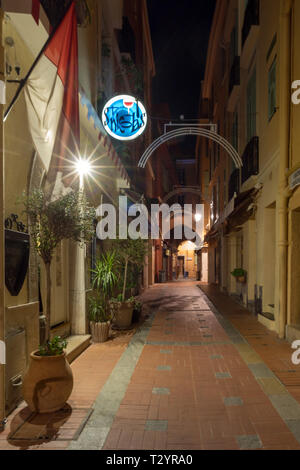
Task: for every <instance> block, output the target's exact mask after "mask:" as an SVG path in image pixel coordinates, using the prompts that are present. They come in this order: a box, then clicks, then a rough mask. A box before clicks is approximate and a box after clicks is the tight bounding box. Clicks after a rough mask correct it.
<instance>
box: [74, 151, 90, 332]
mask: <svg viewBox="0 0 300 470" xmlns="http://www.w3.org/2000/svg"><path fill="white" fill-rule="evenodd" d="M74 166H75V171H76V173H77V174H78V177H79V190H80V192H82V191H83V190H84V178H85V177H87V176H89V175H90V173H91V171H92V166H91V163H90V162H89V160H86V159H83V158H79V159H77V160H76V162H75V165H74ZM81 196H82V195H81V194H80V196H79V198H80V201H81ZM80 201H79V204H80ZM80 210H82V208H81V207H80ZM72 251H73V256H72V259H71V276H70V313H71V333H72V334H73V335H84V334H86V332H87V331H86V328H87V322H86V315H85V312H86V298H85V297H86V290H85V258H86V254H85V247H83V246H81V245H80V243H76V244H75V245H74V249H73V250H72Z"/></svg>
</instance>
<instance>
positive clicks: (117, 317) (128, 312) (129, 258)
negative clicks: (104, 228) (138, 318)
mask: <svg viewBox="0 0 300 470" xmlns="http://www.w3.org/2000/svg"><path fill="white" fill-rule="evenodd" d="M114 246H115V252H116V256H117V262H118V266H119V275H120V280H121V284H122V291H121V292H120V293H119V295H118V296H117V298H114V299H112V300H111V301H110V307H111V310H112V313H113V318H114V325H115V327H117V328H120V329H123V328H124V329H126V328H128V327H129V326H130V325H131V322H132V313H133V309H134V297H131V296H128V295H127V289H126V288H127V281H128V274H129V269H130V267H132V266H135V267H138V268H140V269H141V268H142V267H143V265H144V260H145V256H146V252H147V249H146V243H145V241H144V240H142V239H140V238H139V239H137V240H133V239H131V238H127V239H125V240H123V239H122V240H121V239H117V240H115V241H114Z"/></svg>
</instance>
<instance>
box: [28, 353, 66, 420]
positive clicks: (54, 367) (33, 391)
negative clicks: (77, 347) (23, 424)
mask: <svg viewBox="0 0 300 470" xmlns="http://www.w3.org/2000/svg"><path fill="white" fill-rule="evenodd" d="M37 352H38V351H34V352H32V353H31V354H30V362H29V365H28V368H27V371H26V372H25V375H24V377H23V398H24V400H25V401H26V403H27V405H28V406H29V408H30V409H31V411H35V412H37V413H52V412H53V411H57V410H60V409H61V408H63V406H64V405H65V404H66V402H67V400H68V398H69V397H70V395H71V392H72V389H73V374H72V369H71V367H70V365H69V363H68V361H67V359H66V354H65V353H63V354H61V355H60V356H38V355H37Z"/></svg>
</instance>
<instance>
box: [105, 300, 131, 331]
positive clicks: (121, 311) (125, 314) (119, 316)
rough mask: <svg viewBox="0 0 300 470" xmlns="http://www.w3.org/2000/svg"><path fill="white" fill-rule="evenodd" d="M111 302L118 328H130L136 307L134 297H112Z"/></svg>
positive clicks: (114, 320)
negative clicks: (123, 299)
mask: <svg viewBox="0 0 300 470" xmlns="http://www.w3.org/2000/svg"><path fill="white" fill-rule="evenodd" d="M109 304H110V309H111V314H112V321H113V325H114V327H115V328H117V329H126V328H130V326H131V323H132V313H133V307H134V301H133V299H128V300H125V301H122V300H121V299H120V298H119V299H111V301H110V303H109Z"/></svg>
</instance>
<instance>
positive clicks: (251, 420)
mask: <svg viewBox="0 0 300 470" xmlns="http://www.w3.org/2000/svg"><path fill="white" fill-rule="evenodd" d="M198 284H199V283H198ZM204 291H205V292H206V294H207V295H208V296H209V298H210V299H211V300H212V301H213V302H214V305H215V306H216V307H217V308H218V310H216V308H215V307H214V305H213V304H212V303H211V301H210V300H209V298H208V297H207V296H206V294H205V293H204ZM144 301H145V308H146V314H147V315H146V318H145V321H144V322H143V323H141V325H139V328H137V329H136V330H133V331H132V332H128V333H126V334H125V335H121V336H120V337H117V338H116V339H114V340H111V341H109V342H108V343H105V344H101V345H99V344H97V345H96V344H95V345H92V346H90V347H89V348H88V349H87V350H86V351H85V352H84V353H83V354H82V355H81V356H80V357H79V358H78V359H76V360H75V361H74V363H73V364H72V368H73V372H74V376H75V386H74V391H73V394H72V396H71V399H70V401H69V403H68V407H66V409H64V410H62V411H61V412H60V413H58V414H57V413H56V414H55V415H45V416H38V417H34V416H32V415H30V413H29V412H28V410H27V408H26V407H24V404H22V405H21V406H20V407H19V408H18V409H17V410H16V411H15V412H14V413H13V414H12V415H11V416H10V418H9V422H8V424H7V427H6V430H5V432H4V433H2V434H0V449H28V448H29V449H67V448H68V449H91V450H93V449H105V450H110V449H128V450H129V449H135V450H139V449H159V450H168V449H172V450H178V449H180V450H185V449H187V450H193V449H200V450H212V449H220V450H223V449H236V450H238V449H281V450H285V449H300V405H299V403H298V402H299V400H300V368H298V367H299V366H293V365H292V363H291V354H292V350H291V347H290V345H289V344H288V343H287V342H285V341H280V340H278V339H277V338H276V335H275V334H273V333H272V332H270V331H268V330H267V329H266V328H265V327H264V326H262V325H261V324H259V323H258V322H257V320H256V318H255V317H254V316H253V315H251V314H250V313H249V312H247V310H245V309H244V308H243V307H241V306H239V305H238V304H236V303H234V302H233V301H232V300H231V299H230V298H229V297H227V296H224V295H222V294H218V292H217V291H216V289H215V288H213V287H208V286H205V285H203V286H201V289H200V288H199V287H198V286H197V283H193V282H175V283H173V284H162V285H156V286H154V287H153V288H151V289H149V290H148V291H147V292H146V293H145V295H144ZM50 431H51V432H52V434H51V432H50Z"/></svg>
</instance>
